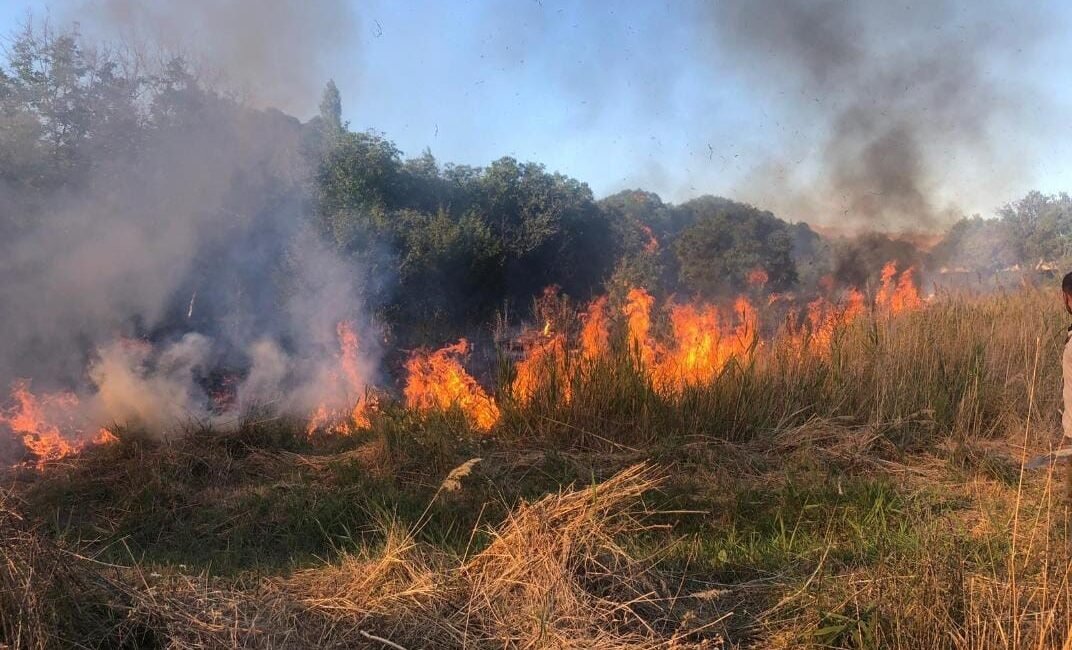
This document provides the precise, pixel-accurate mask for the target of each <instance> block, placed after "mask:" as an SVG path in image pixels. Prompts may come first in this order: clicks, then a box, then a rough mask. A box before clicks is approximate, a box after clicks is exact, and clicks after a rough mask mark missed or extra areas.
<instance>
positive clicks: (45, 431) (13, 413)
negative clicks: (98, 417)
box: [0, 380, 116, 467]
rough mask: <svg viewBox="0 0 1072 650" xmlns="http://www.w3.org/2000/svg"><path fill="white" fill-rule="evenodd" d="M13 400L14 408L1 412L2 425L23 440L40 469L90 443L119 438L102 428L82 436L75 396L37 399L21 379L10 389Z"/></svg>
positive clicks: (63, 393)
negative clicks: (65, 432)
mask: <svg viewBox="0 0 1072 650" xmlns="http://www.w3.org/2000/svg"><path fill="white" fill-rule="evenodd" d="M11 399H12V401H13V402H14V405H13V406H11V407H10V408H8V409H6V410H0V423H2V424H6V425H7V427H8V428H9V429H11V431H12V432H13V433H15V434H16V435H18V436H19V437H20V439H21V440H22V444H23V446H25V447H26V449H27V450H28V451H29V452H30V453H31V454H33V456H34V458H35V459H36V464H37V466H38V467H41V466H42V465H44V464H45V463H47V462H48V461H51V460H56V459H58V458H63V457H64V456H67V455H69V454H72V453H74V452H76V451H80V450H81V449H83V448H84V447H85V446H86V445H88V444H104V443H108V442H112V441H114V440H115V439H116V438H115V436H113V435H112V434H111V433H110V432H109V431H107V430H106V429H99V430H97V431H96V432H94V434H93V435H92V436H90V437H86V436H85V435H84V434H83V428H82V426H80V418H79V414H78V412H77V409H78V407H79V400H78V396H76V395H75V394H74V393H70V392H58V393H47V394H45V395H42V396H41V397H38V396H36V395H34V394H33V393H32V392H31V391H30V383H29V381H27V380H18V381H16V382H15V383H14V385H13V386H12V388H11ZM61 427H62V428H61ZM64 430H65V431H67V435H64V433H63V431H64Z"/></svg>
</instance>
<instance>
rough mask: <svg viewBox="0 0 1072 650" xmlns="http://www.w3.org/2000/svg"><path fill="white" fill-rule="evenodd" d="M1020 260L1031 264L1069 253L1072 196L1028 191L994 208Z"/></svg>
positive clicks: (1071, 247)
mask: <svg viewBox="0 0 1072 650" xmlns="http://www.w3.org/2000/svg"><path fill="white" fill-rule="evenodd" d="M998 216H999V217H1000V218H1001V221H1002V223H1004V224H1005V226H1006V227H1007V228H1008V232H1009V235H1010V239H1011V242H1012V244H1013V246H1014V247H1015V251H1016V255H1017V257H1018V258H1019V260H1020V261H1021V262H1026V263H1030V264H1034V263H1036V262H1038V261H1040V260H1044V261H1050V260H1057V259H1062V258H1064V257H1068V256H1069V255H1072V198H1070V197H1069V196H1068V195H1067V194H1065V193H1061V194H1058V195H1056V196H1054V195H1046V194H1043V193H1041V192H1030V193H1028V194H1027V196H1025V197H1024V198H1022V199H1020V200H1019V201H1015V202H1013V203H1009V204H1007V205H1006V206H1004V207H1003V208H1001V210H999V211H998Z"/></svg>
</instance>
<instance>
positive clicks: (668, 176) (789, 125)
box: [0, 0, 1072, 222]
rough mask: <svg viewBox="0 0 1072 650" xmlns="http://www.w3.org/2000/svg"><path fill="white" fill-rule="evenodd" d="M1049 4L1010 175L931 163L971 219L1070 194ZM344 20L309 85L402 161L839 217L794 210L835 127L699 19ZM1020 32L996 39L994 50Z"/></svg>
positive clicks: (454, 7)
mask: <svg viewBox="0 0 1072 650" xmlns="http://www.w3.org/2000/svg"><path fill="white" fill-rule="evenodd" d="M194 1H195V2H197V1H202V2H203V1H204V0H194ZM238 1H240V0H238ZM337 1H338V2H348V0H337ZM100 2H104V3H111V4H112V5H116V4H120V5H122V4H123V3H124V2H136V0H100ZM254 4H255V3H254ZM72 6H75V7H76V9H74V10H72V9H71V7H72ZM94 6H95V3H94V0H81V1H80V0H70V2H65V3H61V5H60V8H59V9H57V8H56V4H55V3H51V4H50V3H35V2H25V1H23V0H4V1H2V2H0V31H3V32H5V33H7V32H10V31H11V30H12V29H14V27H15V26H16V25H17V23H18V21H19V20H20V19H22V17H23V16H25V15H26V12H27V11H32V12H34V13H35V14H38V15H40V14H42V13H44V12H45V11H49V12H50V13H51V14H52V15H53V20H54V22H55V21H56V19H57V18H58V19H59V20H60V21H63V20H67V19H68V18H69V17H71V16H73V17H75V18H77V19H78V20H80V21H82V22H83V25H85V24H87V23H88V24H89V25H90V29H88V30H84V31H89V32H93V31H94V28H93V23H94V11H95V9H94ZM179 6H181V5H179ZM1037 6H1039V7H1042V9H1041V10H1040V11H1041V13H1042V14H1043V15H1044V16H1045V20H1046V21H1047V22H1048V23H1050V24H1051V29H1050V30H1049V34H1048V35H1047V37H1046V38H1045V39H1038V42H1033V43H1031V51H1030V52H1024V53H1023V54H1022V57H1021V55H1020V53H1019V51H1018V50H1017V51H1014V52H1013V54H1012V56H1011V57H1009V58H1006V59H1002V60H1000V61H995V62H994V63H993V64H990V65H991V66H992V69H991V70H988V72H992V73H993V74H994V75H999V76H1000V75H1004V77H1002V78H1003V79H1005V78H1007V79H1009V80H1010V81H1011V82H1013V83H1017V84H1024V85H1025V86H1029V87H1030V88H1031V94H1030V95H1029V96H1028V99H1026V100H1024V101H1023V104H1024V105H1023V106H1020V107H1019V110H1018V112H1017V113H1016V119H1012V120H1006V121H998V122H996V123H995V124H993V125H991V127H990V133H989V135H988V137H989V138H990V141H989V145H988V147H984V148H982V149H981V151H984V152H985V151H986V150H988V149H990V150H992V151H991V153H993V154H994V156H995V157H997V156H998V154H1001V157H1002V158H1003V159H1007V158H1009V157H1012V158H1015V160H1016V161H1017V164H1016V165H1015V173H1010V172H1009V165H1008V164H1007V162H1006V163H1005V164H1003V165H1002V166H1001V168H1000V169H995V168H993V167H992V166H990V167H988V165H989V164H990V158H988V154H986V153H982V154H981V153H980V151H979V150H973V151H971V152H968V153H964V152H960V153H958V152H956V151H952V150H950V151H949V152H948V154H947V155H948V159H942V158H940V157H939V158H938V159H936V160H932V161H931V164H932V165H933V166H934V168H935V170H940V171H939V172H938V176H937V177H936V178H937V180H936V181H935V189H934V191H935V192H936V193H937V194H940V195H941V197H942V198H941V201H942V202H948V203H952V204H955V205H956V206H957V208H958V209H959V210H962V211H963V212H967V213H971V212H981V213H983V214H984V215H986V214H992V213H993V211H994V209H995V208H996V207H998V206H999V205H1000V204H1001V203H1002V202H1004V201H1006V200H1011V199H1014V198H1017V197H1018V196H1019V195H1022V194H1023V193H1024V192H1026V191H1027V190H1029V189H1034V188H1038V189H1042V190H1043V191H1048V192H1054V191H1060V190H1065V189H1070V190H1072V148H1070V147H1069V144H1068V140H1069V137H1068V129H1067V127H1068V126H1069V124H1068V122H1069V120H1067V119H1066V118H1065V115H1066V114H1069V113H1068V110H1067V109H1068V108H1069V103H1070V102H1069V99H1070V97H1069V90H1067V89H1068V88H1069V86H1070V84H1069V81H1072V79H1070V78H1069V77H1070V73H1069V72H1068V71H1070V70H1072V46H1070V45H1068V44H1066V41H1068V40H1069V39H1067V38H1066V36H1067V33H1066V30H1065V26H1066V24H1067V20H1068V18H1069V17H1070V15H1072V9H1069V8H1068V7H1067V6H1066V3H1058V2H1053V3H1052V5H1051V6H1049V7H1047V6H1045V5H1037ZM348 10H349V11H350V15H349V16H348V17H347V20H346V21H343V20H342V19H341V18H340V21H339V22H340V24H342V23H343V22H345V24H346V32H347V33H346V34H345V35H344V36H343V37H341V38H336V39H334V40H332V41H331V43H330V47H326V48H324V49H322V50H321V51H319V52H317V54H316V63H317V65H316V68H315V70H314V71H313V72H312V76H313V77H314V78H313V79H311V80H308V83H309V84H313V85H315V87H317V88H319V87H321V86H322V84H323V82H324V81H326V79H327V78H328V77H333V78H334V79H335V81H336V83H337V84H338V86H339V88H340V90H341V92H342V96H343V106H344V118H345V119H347V120H348V121H349V122H350V125H351V128H354V129H359V130H361V129H375V130H377V131H381V132H383V133H385V134H386V135H387V137H389V138H390V139H392V140H393V141H394V142H395V143H396V144H397V145H398V146H399V148H401V149H402V150H403V152H404V153H405V154H407V155H417V154H419V153H420V152H421V151H422V150H423V149H425V148H426V147H427V148H429V149H431V151H432V153H433V154H435V156H436V157H437V158H438V159H439V160H440V161H444V162H446V161H450V162H457V163H465V164H473V165H482V164H486V163H487V162H489V161H491V160H494V159H496V158H498V157H500V156H503V155H511V156H514V157H517V158H519V159H522V160H533V161H538V162H541V163H544V164H546V165H547V167H548V168H549V169H552V170H557V171H561V172H563V173H566V174H569V175H571V176H574V177H576V178H579V179H581V180H583V181H585V182H588V183H589V184H590V186H591V187H592V189H593V191H594V192H595V193H596V195H597V196H602V195H606V194H609V193H612V192H615V191H617V190H620V189H623V188H634V187H642V188H644V189H650V190H653V191H655V192H657V193H659V194H660V195H661V196H663V198H664V199H666V200H670V201H675V202H676V201H683V200H686V199H688V198H689V197H692V196H697V195H700V194H705V193H712V194H721V195H725V196H729V197H733V198H739V199H744V200H750V201H753V202H755V203H756V204H758V205H761V206H762V207H770V208H772V209H775V211H776V212H778V213H779V214H781V215H783V216H786V217H788V218H806V219H809V220H813V221H823V220H827V221H831V222H836V217H831V216H829V215H827V214H826V213H827V212H829V210H828V209H827V208H825V207H818V208H817V207H815V206H811V207H808V208H806V207H805V203H806V201H804V200H801V201H800V202H796V199H794V198H792V197H795V196H797V195H799V194H800V191H801V188H807V187H809V186H810V185H811V184H813V182H814V178H815V177H816V176H817V175H818V174H821V171H817V170H820V168H821V164H822V156H823V154H822V151H821V143H822V142H823V140H824V138H825V137H826V134H827V131H826V129H828V128H829V125H828V124H824V122H823V121H822V120H821V119H816V118H815V117H814V116H812V115H810V114H808V113H807V112H806V111H805V112H801V104H800V103H799V102H788V103H784V102H780V101H779V100H778V99H777V97H776V96H775V95H774V94H772V93H771V92H770V88H769V87H764V86H765V84H757V83H756V80H755V78H753V77H749V76H747V75H743V74H740V71H739V70H737V69H735V67H734V65H733V64H732V62H728V61H727V60H726V57H724V56H720V54H719V47H718V46H719V44H718V43H716V42H713V39H714V37H712V36H711V34H710V33H709V32H708V31H707V30H705V29H704V28H703V20H704V18H703V16H702V15H701V14H702V12H701V11H699V10H698V9H697V5H694V4H692V3H686V2H665V1H661V0H652V1H650V2H569V1H565V0H561V1H560V0H478V1H474V2H462V1H460V0H459V1H450V2H448V1H443V2H430V1H427V0H422V1H415V2H392V1H390V0H370V1H367V2H361V3H356V2H354V3H351V4H350V5H349V6H348ZM979 10H980V11H985V9H984V8H982V5H980V9H979ZM1054 26H1056V27H1054ZM1018 28H1019V27H1018V26H1017V25H1015V24H1014V25H1004V24H1001V25H998V26H997V27H996V29H998V31H999V35H1000V31H1001V30H1003V29H1010V30H1012V29H1018ZM178 29H180V30H181V27H180V28H178ZM225 32H226V30H224V33H225ZM102 33H103V34H105V36H108V35H110V34H109V33H108V32H107V30H103V31H102ZM284 81H286V80H284ZM1002 83H1004V82H1002ZM309 87H313V86H312V85H310V86H309ZM317 101H318V97H317V96H316V93H315V92H309V91H307V90H306V91H304V95H303V96H302V97H301V98H299V99H297V100H295V101H292V102H290V103H289V104H288V105H286V106H285V108H286V109H287V110H289V111H291V112H294V113H296V114H298V115H299V116H300V117H303V118H304V117H309V116H310V115H312V114H313V111H315V106H316V103H317ZM772 160H776V161H777V162H776V163H772ZM757 179H758V180H757ZM782 184H791V185H793V186H794V189H793V191H788V190H786V191H783V187H782Z"/></svg>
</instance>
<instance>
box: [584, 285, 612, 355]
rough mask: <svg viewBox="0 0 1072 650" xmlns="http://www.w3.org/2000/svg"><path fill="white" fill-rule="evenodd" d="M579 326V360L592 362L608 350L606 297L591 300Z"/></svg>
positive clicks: (608, 334)
mask: <svg viewBox="0 0 1072 650" xmlns="http://www.w3.org/2000/svg"><path fill="white" fill-rule="evenodd" d="M583 319H584V323H583V325H582V326H581V358H582V359H584V360H585V361H589V362H591V361H594V360H596V359H598V358H600V357H602V356H603V355H605V354H606V353H607V350H608V349H610V323H609V322H608V317H607V297H606V296H600V297H599V298H596V299H595V300H593V301H592V302H591V303H590V304H589V305H588V309H587V311H586V312H585V314H584V317H583Z"/></svg>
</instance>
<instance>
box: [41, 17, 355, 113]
mask: <svg viewBox="0 0 1072 650" xmlns="http://www.w3.org/2000/svg"><path fill="white" fill-rule="evenodd" d="M60 6H61V8H62V9H61V17H62V18H64V19H65V20H66V19H71V20H77V21H78V22H79V23H80V24H81V25H82V27H83V30H84V31H85V32H87V36H91V37H94V38H102V39H106V40H115V39H119V40H122V41H123V42H125V43H128V44H133V45H135V46H137V47H139V48H153V49H163V50H164V51H165V52H167V53H168V54H170V55H175V54H182V55H184V56H186V57H187V58H189V59H191V60H192V62H194V63H196V64H198V67H199V69H201V70H202V72H207V71H212V72H214V73H216V74H218V75H220V76H222V78H223V79H222V83H223V85H224V86H225V87H227V88H229V89H230V90H232V91H238V92H239V93H240V94H241V95H242V96H243V97H244V98H245V99H246V100H247V101H249V102H250V103H252V104H253V105H256V106H260V107H268V106H271V107H274V108H278V109H280V110H284V111H287V112H289V113H292V114H295V115H301V116H308V115H310V114H311V112H312V111H313V110H314V109H315V107H316V102H317V101H318V98H319V95H320V89H321V88H322V87H323V84H324V83H325V82H326V81H327V79H328V78H329V77H330V76H331V70H332V68H335V67H337V66H333V65H332V64H333V63H335V62H338V61H340V60H344V61H346V62H347V64H348V67H350V66H352V65H353V56H354V55H355V54H356V53H357V52H358V50H357V49H356V48H351V47H350V46H351V45H352V44H353V43H354V42H355V38H356V36H357V34H359V33H360V32H359V21H358V17H357V14H356V13H355V12H354V9H353V3H350V2H347V0H317V2H302V1H301V0H185V1H183V2H169V1H168V0H68V2H67V3H66V4H63V5H60ZM344 57H345V58H344Z"/></svg>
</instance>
